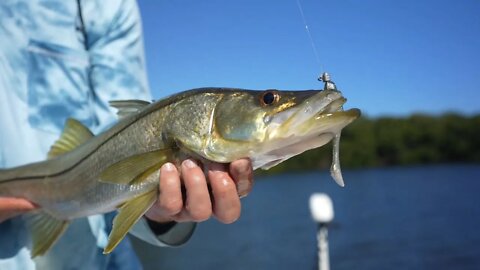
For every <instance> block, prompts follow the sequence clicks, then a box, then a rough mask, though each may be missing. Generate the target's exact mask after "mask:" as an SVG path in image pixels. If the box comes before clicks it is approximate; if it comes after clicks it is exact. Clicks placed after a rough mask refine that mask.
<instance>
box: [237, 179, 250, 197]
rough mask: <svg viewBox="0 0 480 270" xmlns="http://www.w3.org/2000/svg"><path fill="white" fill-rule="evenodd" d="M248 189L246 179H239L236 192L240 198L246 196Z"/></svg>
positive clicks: (248, 185)
mask: <svg viewBox="0 0 480 270" xmlns="http://www.w3.org/2000/svg"><path fill="white" fill-rule="evenodd" d="M249 191H250V184H249V182H248V180H240V181H238V183H237V192H238V195H239V196H240V198H242V197H245V196H247V194H248V192H249Z"/></svg>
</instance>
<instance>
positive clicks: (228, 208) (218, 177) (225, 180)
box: [208, 163, 241, 224]
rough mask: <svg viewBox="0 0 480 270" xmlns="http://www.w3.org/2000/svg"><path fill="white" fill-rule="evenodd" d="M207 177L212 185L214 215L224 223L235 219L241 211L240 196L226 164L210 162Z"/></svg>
mask: <svg viewBox="0 0 480 270" xmlns="http://www.w3.org/2000/svg"><path fill="white" fill-rule="evenodd" d="M208 179H209V181H210V186H211V187H212V194H213V213H214V215H215V217H216V218H217V219H218V220H219V221H220V222H223V223H226V224H229V223H232V222H234V221H236V220H237V219H238V218H239V217H240V212H241V204H240V198H239V197H238V193H237V188H236V186H235V182H234V181H233V179H232V178H231V177H230V175H229V174H228V172H227V167H226V165H224V164H219V163H212V164H211V165H210V169H209V171H208Z"/></svg>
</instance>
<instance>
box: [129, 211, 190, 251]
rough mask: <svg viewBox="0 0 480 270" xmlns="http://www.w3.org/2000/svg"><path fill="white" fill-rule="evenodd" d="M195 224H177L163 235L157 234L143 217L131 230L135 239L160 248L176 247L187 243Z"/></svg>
mask: <svg viewBox="0 0 480 270" xmlns="http://www.w3.org/2000/svg"><path fill="white" fill-rule="evenodd" d="M196 225H197V224H196V223H195V222H182V223H176V224H175V225H173V226H172V227H171V228H170V229H169V230H167V231H166V232H164V233H162V234H158V235H157V234H155V232H154V231H153V230H152V228H151V227H150V226H149V225H148V221H147V219H146V218H145V217H142V218H141V219H140V220H139V221H138V222H137V223H136V224H135V225H134V226H133V228H132V229H131V230H130V234H132V235H134V236H135V237H137V238H139V239H141V240H143V241H145V242H147V243H150V244H152V245H155V246H159V247H176V246H180V245H182V244H184V243H186V242H187V241H188V240H189V239H190V237H191V236H192V234H193V231H194V230H195V227H196Z"/></svg>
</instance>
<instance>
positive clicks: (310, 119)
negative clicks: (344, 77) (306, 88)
mask: <svg viewBox="0 0 480 270" xmlns="http://www.w3.org/2000/svg"><path fill="white" fill-rule="evenodd" d="M346 102H347V99H346V98H344V97H343V96H342V94H341V93H340V92H339V91H328V90H327V91H325V90H324V91H320V92H319V93H317V94H315V95H313V96H311V97H310V98H308V99H306V100H305V101H303V102H302V103H301V104H299V105H297V106H295V107H292V108H290V109H288V110H285V111H283V112H279V113H277V114H276V115H274V116H273V117H271V118H270V119H269V121H270V123H269V126H268V128H267V136H268V139H275V138H277V139H278V138H281V137H283V138H288V137H296V136H302V137H303V136H306V135H308V134H312V135H315V134H316V135H320V134H322V133H325V132H331V133H338V131H339V130H340V129H341V128H343V127H345V126H346V125H348V124H350V123H351V122H352V121H354V120H355V119H357V118H358V117H359V116H360V110H359V109H356V108H354V109H349V110H344V109H343V105H344V104H345V103H346ZM337 130H338V131H337Z"/></svg>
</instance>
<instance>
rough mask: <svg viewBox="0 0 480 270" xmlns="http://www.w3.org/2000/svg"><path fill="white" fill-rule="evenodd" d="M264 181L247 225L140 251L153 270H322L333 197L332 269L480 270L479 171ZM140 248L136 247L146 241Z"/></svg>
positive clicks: (455, 168) (430, 169)
mask: <svg viewBox="0 0 480 270" xmlns="http://www.w3.org/2000/svg"><path fill="white" fill-rule="evenodd" d="M344 179H345V181H346V187H345V188H340V187H338V186H337V185H336V184H335V183H334V182H333V180H332V179H331V178H330V176H329V175H328V172H312V173H304V174H287V175H279V176H272V177H264V178H262V179H261V180H259V181H257V183H256V185H255V187H254V190H253V192H252V193H251V194H250V195H249V196H248V197H247V198H245V199H243V205H242V206H243V211H242V216H241V218H240V220H238V221H237V222H236V223H234V224H232V225H223V224H220V223H218V222H216V221H215V220H211V221H208V222H205V223H202V224H199V226H198V227H197V231H196V232H195V234H194V236H193V237H192V239H191V241H190V242H188V243H187V244H186V245H185V246H183V247H181V248H174V249H165V248H162V249H159V248H155V247H152V246H149V245H142V251H141V252H140V253H141V257H142V258H143V260H144V261H146V262H147V263H146V264H145V268H146V269H316V260H317V257H316V252H317V251H316V245H317V244H316V225H315V224H314V223H313V221H312V219H311V217H310V212H309V209H308V199H309V197H310V195H311V194H312V193H314V192H325V193H328V194H329V195H330V196H331V197H332V200H333V203H334V209H335V219H334V222H333V224H332V225H331V227H330V230H329V240H330V256H331V268H332V269H333V270H335V269H480V166H474V165H447V166H426V167H425V166H422V167H412V168H387V169H369V170H356V171H346V172H344ZM138 242H139V241H135V243H137V244H138Z"/></svg>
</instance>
